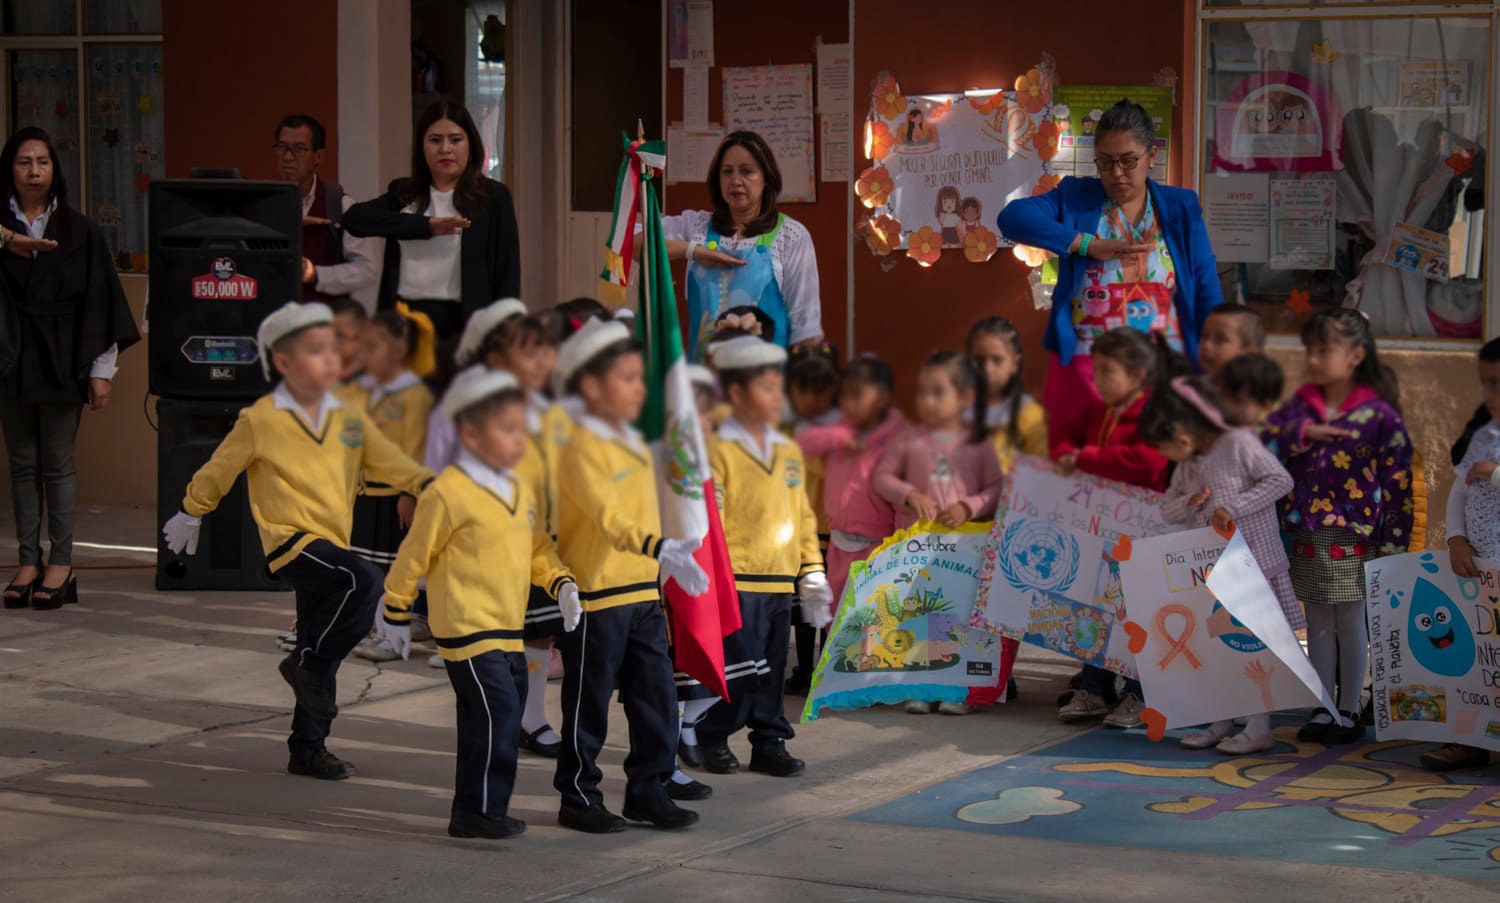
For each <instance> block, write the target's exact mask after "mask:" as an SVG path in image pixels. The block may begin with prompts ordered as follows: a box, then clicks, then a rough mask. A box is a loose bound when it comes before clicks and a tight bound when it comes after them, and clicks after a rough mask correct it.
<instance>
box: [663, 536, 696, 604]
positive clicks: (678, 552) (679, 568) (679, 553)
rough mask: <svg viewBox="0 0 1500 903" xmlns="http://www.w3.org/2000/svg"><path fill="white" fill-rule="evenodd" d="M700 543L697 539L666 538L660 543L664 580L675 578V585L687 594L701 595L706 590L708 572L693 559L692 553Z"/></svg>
mask: <svg viewBox="0 0 1500 903" xmlns="http://www.w3.org/2000/svg"><path fill="white" fill-rule="evenodd" d="M701 544H702V540H699V539H692V540H688V539H668V540H664V541H663V542H662V544H661V554H660V555H659V556H657V560H658V561H660V562H661V573H662V577H663V578H665V580H676V581H677V585H678V586H680V587H682V591H683V592H685V593H687V594H688V595H689V596H701V595H703V594H704V593H705V592H707V591H708V574H706V573H704V572H703V568H701V567H699V566H698V562H696V561H694V560H693V553H694V552H696V551H698V546H699V545H701Z"/></svg>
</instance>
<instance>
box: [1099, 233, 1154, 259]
mask: <svg viewBox="0 0 1500 903" xmlns="http://www.w3.org/2000/svg"><path fill="white" fill-rule="evenodd" d="M1155 248H1156V245H1154V244H1152V243H1151V242H1146V241H1126V240H1124V239H1123V238H1090V239H1089V256H1090V257H1092V258H1094V259H1095V260H1116V259H1118V258H1120V257H1130V256H1132V255H1134V254H1150V253H1151V252H1152V251H1153V250H1154V249H1155Z"/></svg>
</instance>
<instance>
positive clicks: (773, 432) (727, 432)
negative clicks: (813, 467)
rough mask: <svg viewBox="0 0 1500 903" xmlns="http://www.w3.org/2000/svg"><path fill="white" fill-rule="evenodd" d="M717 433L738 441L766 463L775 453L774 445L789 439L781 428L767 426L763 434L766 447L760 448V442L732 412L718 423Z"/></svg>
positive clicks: (768, 462) (721, 436)
mask: <svg viewBox="0 0 1500 903" xmlns="http://www.w3.org/2000/svg"><path fill="white" fill-rule="evenodd" d="M718 433H719V438H720V439H726V440H728V441H730V442H738V443H739V444H740V445H742V446H744V448H745V451H747V452H749V453H750V454H751V455H754V456H755V459H756V460H757V461H759V462H760V463H762V464H766V465H769V464H770V463H771V458H772V456H773V455H775V454H776V446H778V445H780V444H782V443H784V442H789V441H791V440H789V439H787V437H786V436H783V435H782V434H781V430H778V429H775V428H773V427H769V426H768V427H766V434H765V439H766V447H765V449H764V450H762V449H761V447H760V443H758V442H756V441H755V437H754V436H752V435H751V434H750V430H748V429H746V428H745V425H744V424H743V423H740V422H739V421H738V420H736V419H735V418H734V415H733V414H731V415H730V416H728V417H725V418H724V422H723V423H721V424H719V429H718Z"/></svg>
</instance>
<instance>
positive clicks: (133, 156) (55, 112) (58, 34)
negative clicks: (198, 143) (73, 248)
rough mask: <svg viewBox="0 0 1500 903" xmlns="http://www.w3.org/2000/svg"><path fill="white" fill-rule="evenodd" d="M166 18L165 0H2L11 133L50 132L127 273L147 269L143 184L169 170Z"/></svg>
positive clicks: (72, 182) (81, 201)
mask: <svg viewBox="0 0 1500 903" xmlns="http://www.w3.org/2000/svg"><path fill="white" fill-rule="evenodd" d="M161 21H162V20H161V0H0V52H3V53H0V59H3V65H4V69H5V77H6V83H7V85H8V87H9V90H8V91H7V92H6V95H5V100H6V110H5V124H6V130H7V131H6V134H7V136H8V135H10V134H11V133H14V132H15V131H16V130H17V129H20V128H24V127H26V126H38V127H40V128H42V129H44V130H45V131H46V132H47V134H48V135H50V136H51V138H52V142H53V144H54V145H55V146H56V148H57V153H58V156H59V158H60V159H59V162H60V163H61V170H62V176H63V178H65V179H66V180H67V186H68V201H69V203H71V204H72V205H73V206H74V207H77V208H78V209H80V210H82V211H83V212H84V213H85V214H87V215H88V216H89V218H90V219H92V220H93V221H94V222H95V223H96V224H97V225H98V226H99V229H100V231H101V232H102V233H103V234H104V238H105V240H106V241H107V242H108V243H109V247H110V250H111V252H112V253H113V255H114V259H115V266H116V267H117V268H118V269H119V270H120V272H122V273H145V272H146V270H147V260H146V191H147V188H148V187H149V185H150V183H151V180H152V179H159V178H162V176H163V174H164V172H165V168H164V166H165V164H164V161H163V156H162V142H163V125H164V118H163V116H162V52H161V51H162V43H161Z"/></svg>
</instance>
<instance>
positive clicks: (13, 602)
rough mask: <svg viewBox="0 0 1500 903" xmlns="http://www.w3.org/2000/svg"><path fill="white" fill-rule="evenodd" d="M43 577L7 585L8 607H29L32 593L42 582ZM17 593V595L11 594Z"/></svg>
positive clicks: (6, 600) (6, 604)
mask: <svg viewBox="0 0 1500 903" xmlns="http://www.w3.org/2000/svg"><path fill="white" fill-rule="evenodd" d="M41 582H42V578H40V577H38V578H36V579H35V580H33V581H31V582H30V583H12V584H9V585H7V586H6V587H5V607H6V608H27V607H29V606H30V605H31V594H32V593H33V592H35V591H36V588H37V586H38V585H39V584H41ZM11 593H15V595H11Z"/></svg>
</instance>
